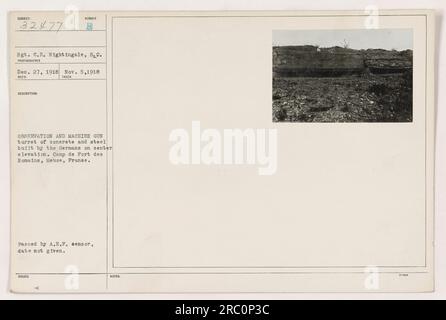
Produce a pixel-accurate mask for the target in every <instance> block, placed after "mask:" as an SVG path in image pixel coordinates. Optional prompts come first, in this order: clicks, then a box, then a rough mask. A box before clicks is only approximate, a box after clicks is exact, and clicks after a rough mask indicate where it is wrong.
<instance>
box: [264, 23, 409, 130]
mask: <svg viewBox="0 0 446 320" xmlns="http://www.w3.org/2000/svg"><path fill="white" fill-rule="evenodd" d="M412 93H413V34H412V30H411V29H352V30H274V31H273V97H272V101H273V106H272V108H273V110H272V111H273V112H272V117H273V121H274V122H412V121H413V107H412V105H413V102H412Z"/></svg>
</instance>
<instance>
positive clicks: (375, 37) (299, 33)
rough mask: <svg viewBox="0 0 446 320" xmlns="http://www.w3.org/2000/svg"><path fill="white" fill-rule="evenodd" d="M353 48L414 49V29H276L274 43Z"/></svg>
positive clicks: (279, 44) (280, 44)
mask: <svg viewBox="0 0 446 320" xmlns="http://www.w3.org/2000/svg"><path fill="white" fill-rule="evenodd" d="M344 40H345V41H346V42H347V43H348V47H349V48H351V49H386V50H392V49H396V50H405V49H413V37H412V29H352V30H274V31H273V45H274V46H285V45H318V46H320V47H334V46H340V47H343V46H344Z"/></svg>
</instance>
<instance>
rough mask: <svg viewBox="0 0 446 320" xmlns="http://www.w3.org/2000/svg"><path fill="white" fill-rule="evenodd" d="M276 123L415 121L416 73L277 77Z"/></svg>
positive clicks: (275, 92)
mask: <svg viewBox="0 0 446 320" xmlns="http://www.w3.org/2000/svg"><path fill="white" fill-rule="evenodd" d="M273 121H274V122H411V121H412V73H411V72H406V73H401V74H390V75H373V74H366V75H351V76H342V77H333V78H329V77H293V78H289V77H275V78H274V79H273Z"/></svg>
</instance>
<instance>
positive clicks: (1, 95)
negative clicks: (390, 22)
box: [0, 0, 446, 299]
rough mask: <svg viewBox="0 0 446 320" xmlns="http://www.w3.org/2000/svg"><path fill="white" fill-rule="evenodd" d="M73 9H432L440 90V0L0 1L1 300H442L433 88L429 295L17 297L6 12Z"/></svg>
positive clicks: (443, 215) (443, 130)
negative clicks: (432, 280)
mask: <svg viewBox="0 0 446 320" xmlns="http://www.w3.org/2000/svg"><path fill="white" fill-rule="evenodd" d="M70 5H74V6H76V7H78V8H79V9H80V10H361V11H362V10H364V9H365V8H366V7H367V6H370V5H375V6H377V7H378V8H379V9H416V8H418V9H436V10H437V23H436V25H437V43H436V49H437V59H438V60H437V86H436V87H437V88H441V87H443V86H444V74H446V70H445V69H446V67H445V63H444V59H440V57H441V56H442V55H443V56H444V50H445V43H444V40H445V33H444V31H443V28H442V24H443V21H442V20H443V19H442V15H443V14H444V13H445V11H446V2H444V1H443V0H425V1H423V2H420V1H417V0H375V1H371V0H368V1H366V0H338V1H333V0H313V1H311V2H308V1H296V0H294V1H293V0H263V1H254V0H251V1H249V0H244V1H242V0H227V1H224V0H214V1H212V2H211V1H206V0H170V1H156V0H125V1H124V0H97V1H91V0H90V1H88V0H83V1H77V0H71V1H65V0H47V1H45V2H36V1H32V0H21V1H13V0H2V1H1V3H0V26H1V27H0V41H1V44H0V48H1V49H0V50H1V51H0V76H1V77H0V299H30V298H33V299H50V298H60V299H88V298H92V299H103V298H108V299H126V298H131V299H135V298H136V299H138V298H139V299H166V298H169V299H239V298H243V299H304V298H306V299H321V298H323V299H382V298H385V299H446V204H445V200H446V197H445V195H446V192H445V191H446V190H445V183H446V170H445V166H444V165H441V164H444V163H446V159H445V146H444V143H445V136H446V117H445V111H446V110H445V107H444V103H445V99H446V93H445V92H444V90H437V91H439V92H438V93H437V119H438V120H437V155H436V163H437V167H436V216H435V224H436V230H435V234H436V265H435V267H436V292H435V293H429V294H359V295H358V294H230V295H229V294H224V295H223V294H218V295H216V294H213V295H203V294H195V295H181V294H175V295H165V294H163V295H156V294H153V295H121V294H120V295H118V294H114V295H113V294H109V295H80V294H79V295H61V296H59V295H17V294H11V293H9V292H8V273H9V181H10V179H9V102H8V81H7V80H8V74H7V61H8V60H7V28H6V26H7V12H8V11H10V10H64V9H65V8H66V7H67V6H70Z"/></svg>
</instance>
